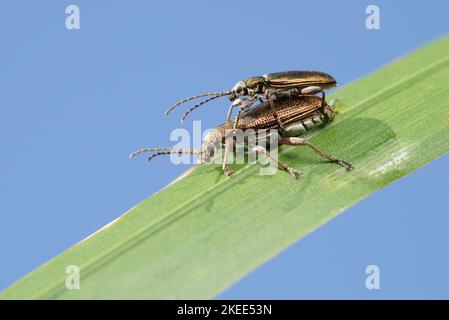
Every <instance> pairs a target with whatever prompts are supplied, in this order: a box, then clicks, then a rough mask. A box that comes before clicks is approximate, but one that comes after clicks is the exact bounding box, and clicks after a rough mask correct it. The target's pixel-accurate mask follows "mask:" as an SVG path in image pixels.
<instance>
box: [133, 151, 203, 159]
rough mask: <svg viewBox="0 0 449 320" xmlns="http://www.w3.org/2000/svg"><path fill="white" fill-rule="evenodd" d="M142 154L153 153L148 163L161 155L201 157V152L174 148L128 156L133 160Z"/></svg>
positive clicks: (134, 153) (137, 152)
mask: <svg viewBox="0 0 449 320" xmlns="http://www.w3.org/2000/svg"><path fill="white" fill-rule="evenodd" d="M144 152H155V153H154V154H152V155H151V156H150V157H149V158H148V162H149V161H151V160H152V159H153V158H155V157H157V156H161V155H168V154H192V155H194V156H197V157H200V158H201V157H202V155H203V152H202V151H201V150H194V149H175V148H145V149H140V150H137V151H135V152H133V153H131V154H130V155H129V157H130V158H133V157H135V156H137V155H139V154H142V153H144Z"/></svg>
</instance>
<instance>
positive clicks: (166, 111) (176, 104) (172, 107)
mask: <svg viewBox="0 0 449 320" xmlns="http://www.w3.org/2000/svg"><path fill="white" fill-rule="evenodd" d="M231 93H232V91H221V92H206V93H202V94H199V95H197V96H193V97H190V98H187V99H184V100H181V101H178V102H176V103H175V104H174V105H172V106H170V107H169V108H168V109H167V110H165V112H164V115H165V116H166V115H168V114H169V113H170V112H171V111H172V110H173V109H174V108H176V107H177V106H179V105H181V104H183V103H185V102H188V101H190V100H195V99H198V98H201V97H208V96H217V97H222V96H228V95H230V94H231Z"/></svg>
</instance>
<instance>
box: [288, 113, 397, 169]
mask: <svg viewBox="0 0 449 320" xmlns="http://www.w3.org/2000/svg"><path fill="white" fill-rule="evenodd" d="M395 138H396V133H395V132H394V131H393V129H392V128H391V127H390V126H389V125H387V124H386V123H384V122H382V121H381V120H379V119H375V118H364V117H360V118H352V119H346V120H344V121H342V122H339V123H337V124H335V125H330V126H329V127H327V128H325V129H323V131H322V132H320V134H319V135H317V136H316V137H313V136H312V137H311V138H310V142H312V143H313V144H315V145H316V146H317V147H319V148H320V149H321V150H322V151H324V152H326V153H329V154H332V155H333V156H335V157H338V158H343V159H344V160H347V161H349V162H356V161H357V159H359V158H360V157H363V156H364V155H366V154H367V153H369V152H371V151H372V150H374V149H376V148H377V147H379V146H380V145H382V144H384V143H387V142H389V141H391V140H394V139H395ZM287 148H289V149H288V152H285V151H284V150H286V148H285V146H281V157H280V159H281V160H284V161H285V162H287V164H288V162H289V161H293V162H294V163H295V164H296V163H297V164H298V165H300V166H301V165H303V166H310V165H313V164H316V163H321V164H329V165H335V164H333V163H331V162H329V161H327V160H326V159H324V158H322V157H320V156H319V155H318V154H316V153H315V152H314V151H312V150H311V149H310V148H308V147H307V146H298V147H287ZM292 148H300V149H301V151H296V152H292V151H290V150H292ZM303 150H304V151H303Z"/></svg>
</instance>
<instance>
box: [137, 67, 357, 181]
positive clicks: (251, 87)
mask: <svg viewBox="0 0 449 320" xmlns="http://www.w3.org/2000/svg"><path fill="white" fill-rule="evenodd" d="M336 84H337V83H336V81H335V79H334V78H333V77H332V76H330V75H328V74H326V73H323V72H318V71H287V72H278V73H271V74H266V75H263V76H261V77H251V78H248V79H245V80H241V81H239V82H237V83H236V84H235V85H234V87H233V88H232V89H231V90H229V91H222V92H208V93H203V94H200V95H197V96H193V97H190V98H187V99H184V100H182V101H179V102H177V103H176V104H174V105H172V106H171V107H170V108H168V109H167V110H166V112H165V114H166V115H167V114H168V113H169V112H171V111H172V110H173V109H174V108H176V107H177V106H179V105H181V104H183V103H185V102H188V101H191V100H194V99H197V98H201V97H208V98H206V99H205V100H203V101H201V102H199V103H197V104H196V105H194V106H193V107H191V108H189V109H188V110H187V111H186V112H185V113H184V115H183V117H182V119H181V121H182V122H183V121H184V120H185V118H186V117H187V116H188V114H189V113H190V112H192V111H193V110H195V109H196V108H198V107H200V106H201V105H203V104H205V103H207V102H209V101H212V100H214V99H217V98H219V97H223V96H229V99H230V100H231V105H230V107H229V110H228V115H227V118H226V122H225V123H224V124H222V125H220V126H218V127H217V128H216V129H215V130H213V131H212V133H211V134H209V135H208V136H207V137H206V139H205V141H204V143H203V146H202V149H201V150H191V149H173V148H146V149H141V150H138V151H136V152H134V153H132V154H131V155H130V157H134V156H136V155H138V154H141V153H143V152H153V155H152V156H150V157H149V159H148V160H151V159H153V158H154V157H156V156H159V155H164V154H173V153H177V154H193V155H196V156H198V157H199V158H200V160H201V162H209V161H210V159H211V158H212V157H213V152H214V150H215V147H214V146H216V145H217V143H218V144H219V146H220V147H221V146H223V145H224V147H225V153H224V157H225V159H226V157H227V154H228V153H229V151H230V150H231V148H233V143H231V144H230V143H229V141H230V140H229V139H226V134H225V131H226V130H228V131H229V130H231V131H232V130H233V131H234V132H235V130H236V129H255V130H257V129H278V131H279V133H280V138H279V140H278V143H279V144H287V145H305V146H308V147H310V148H311V149H312V150H314V151H315V152H316V153H318V154H319V155H320V156H322V157H324V158H326V159H327V160H329V161H331V162H335V163H337V164H339V165H341V166H343V167H344V168H346V169H347V170H352V169H353V167H352V165H351V164H350V163H348V162H346V161H344V160H341V159H337V158H335V157H334V156H332V155H329V154H327V153H324V152H323V151H321V150H320V149H319V148H318V147H317V146H315V145H313V144H311V143H310V142H309V141H307V140H306V139H303V138H299V137H298V136H300V135H301V134H303V133H305V132H306V131H308V130H310V129H311V128H313V127H315V126H317V125H323V124H326V123H329V122H330V121H332V120H333V118H334V116H335V113H334V111H333V108H332V106H330V105H328V104H327V103H326V101H325V92H324V90H325V89H328V88H331V87H334V86H336ZM317 93H322V97H321V98H318V97H317V96H315V94H317ZM258 100H259V101H260V104H258V105H256V106H254V107H252V106H253V104H254V103H255V102H256V101H258ZM236 107H238V108H239V111H238V113H237V116H236V117H235V118H234V119H233V121H231V116H232V111H233V109H234V108H236ZM251 107H252V108H251ZM232 141H233V140H231V142H232ZM252 151H255V152H258V153H263V154H265V155H266V156H268V157H269V158H271V160H272V161H274V162H275V163H276V164H277V166H278V167H279V168H280V169H281V170H284V171H286V172H288V173H289V174H291V175H292V176H293V177H295V178H298V177H299V175H300V174H299V172H298V171H296V170H295V169H293V168H290V167H288V166H287V165H286V164H284V163H282V162H281V161H279V160H277V159H274V158H273V157H271V155H270V153H269V152H268V151H267V150H266V149H265V148H263V147H260V146H256V147H254V150H252ZM223 172H224V173H225V175H226V176H231V175H233V172H232V171H230V170H229V167H228V164H227V162H226V161H224V162H223Z"/></svg>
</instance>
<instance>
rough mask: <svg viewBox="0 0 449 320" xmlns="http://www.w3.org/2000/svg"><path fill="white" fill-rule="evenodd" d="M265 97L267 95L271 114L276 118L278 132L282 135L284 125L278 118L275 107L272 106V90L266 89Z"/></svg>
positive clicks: (274, 96)
mask: <svg viewBox="0 0 449 320" xmlns="http://www.w3.org/2000/svg"><path fill="white" fill-rule="evenodd" d="M267 97H268V101H269V102H270V108H271V113H272V114H273V117H274V119H275V120H276V123H277V124H278V127H279V133H280V134H281V136H282V133H283V132H284V131H285V127H284V124H283V123H282V121H281V119H280V118H279V115H278V113H277V111H276V108H275V107H274V102H273V101H274V99H276V95H275V94H274V93H273V92H271V91H268V92H267Z"/></svg>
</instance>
